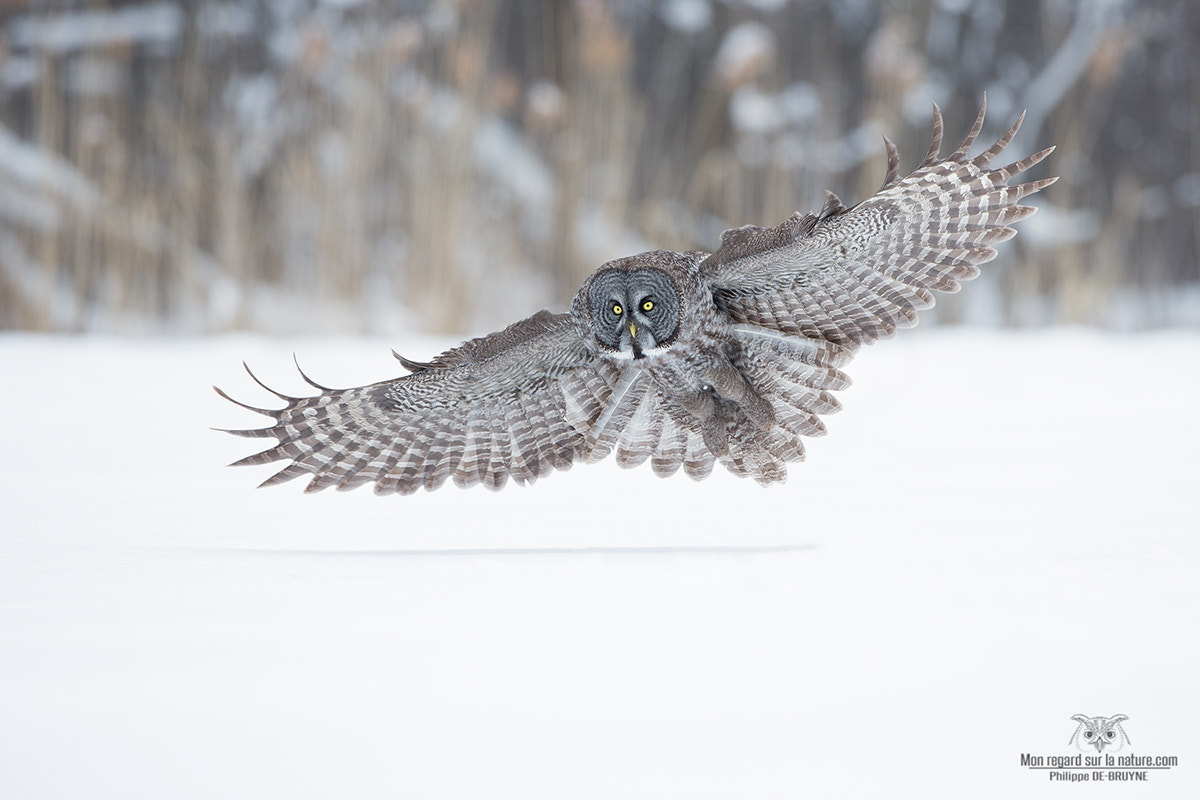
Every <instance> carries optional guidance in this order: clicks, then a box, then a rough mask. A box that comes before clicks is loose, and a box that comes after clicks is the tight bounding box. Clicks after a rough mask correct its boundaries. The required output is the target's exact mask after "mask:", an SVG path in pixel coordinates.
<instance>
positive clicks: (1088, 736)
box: [1070, 714, 1129, 753]
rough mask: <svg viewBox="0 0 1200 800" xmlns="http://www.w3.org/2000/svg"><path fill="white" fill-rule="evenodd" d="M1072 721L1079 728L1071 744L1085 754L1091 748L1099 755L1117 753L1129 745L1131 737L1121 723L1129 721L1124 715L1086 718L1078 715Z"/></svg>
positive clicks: (1072, 737)
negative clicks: (1126, 733)
mask: <svg viewBox="0 0 1200 800" xmlns="http://www.w3.org/2000/svg"><path fill="white" fill-rule="evenodd" d="M1071 719H1073V720H1075V721H1076V722H1078V723H1079V727H1077V728H1076V729H1075V733H1074V735H1072V736H1071V741H1070V744H1073V745H1075V746H1076V747H1078V748H1079V749H1080V750H1082V751H1084V752H1087V749H1088V748H1089V747H1094V748H1096V752H1097V753H1103V752H1104V751H1105V750H1109V751H1111V752H1114V753H1115V752H1117V751H1118V750H1120V749H1121V748H1122V747H1124V746H1125V745H1127V744H1129V737H1128V736H1126V735H1125V729H1124V728H1122V727H1121V723H1122V722H1124V721H1125V720H1127V719H1129V717H1127V716H1125V715H1124V714H1115V715H1114V716H1111V717H1086V716H1084V715H1083V714H1076V715H1075V716H1073V717H1071Z"/></svg>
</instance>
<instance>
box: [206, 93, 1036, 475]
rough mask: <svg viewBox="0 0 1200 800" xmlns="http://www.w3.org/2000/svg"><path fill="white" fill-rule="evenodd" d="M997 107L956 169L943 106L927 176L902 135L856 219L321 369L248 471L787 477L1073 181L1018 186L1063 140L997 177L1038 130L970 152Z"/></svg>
mask: <svg viewBox="0 0 1200 800" xmlns="http://www.w3.org/2000/svg"><path fill="white" fill-rule="evenodd" d="M986 106H987V104H986V102H985V103H984V105H983V107H981V108H980V110H979V115H978V117H977V118H976V120H975V124H974V125H973V126H972V127H971V130H970V132H969V133H968V134H967V137H966V139H965V140H964V141H963V143H962V144H961V145H960V146H959V147H958V149H957V150H955V151H954V152H953V153H951V154H950V155H949V156H946V157H945V158H943V157H941V156H940V155H939V150H940V145H941V140H942V118H941V113H940V111H939V110H938V109H937V107H936V105H935V106H934V119H933V141H932V143H931V145H930V147H929V153H928V155H927V156H926V157H925V160H924V161H923V162H921V164H920V166H918V167H917V169H916V171H915V172H913V173H912V174H911V175H909V176H908V177H906V178H901V177H900V175H899V155H898V153H897V150H896V147H895V145H893V144H892V143H891V141H889V140H888V139H887V138H886V137H885V139H884V144H885V147H886V150H887V156H888V169H887V177H886V179H885V180H884V183H883V186H882V188H880V190H879V191H878V192H877V193H875V194H874V195H872V196H871V197H870V198H868V199H867V200H865V201H863V202H861V203H859V204H858V205H856V206H854V207H853V208H847V207H846V206H844V205H842V203H841V201H840V200H838V198H837V197H836V196H835V195H834V194H833V193H832V192H826V196H825V203H824V206H823V207H822V208H821V211H820V213H818V214H815V215H814V214H805V215H801V214H799V213H796V214H793V215H792V217H791V218H790V219H788V220H787V221H786V222H784V223H783V224H781V225H778V226H776V227H774V228H759V227H756V226H753V225H747V226H744V227H741V228H735V229H733V230H728V231H726V232H725V233H724V234H723V235H722V236H721V244H720V246H719V247H718V248H717V250H716V252H713V253H705V252H688V253H675V252H668V251H663V250H656V251H653V252H649V253H642V254H640V255H635V256H629V257H628V258H622V259H618V260H616V261H611V262H609V263H607V264H604V265H603V266H602V267H600V269H598V270H597V271H596V272H595V273H593V274H592V275H591V277H589V278H588V279H587V280H586V281H585V282H584V284H583V286H582V287H581V288H580V290H579V292H578V294H576V295H575V299H574V300H573V301H572V302H571V308H570V311H569V312H567V313H565V314H552V313H550V312H548V311H541V312H538V313H537V314H535V315H533V316H532V317H530V318H528V319H525V320H522V321H520V322H517V323H514V324H512V325H510V326H509V327H507V328H505V329H504V330H502V331H499V332H497V333H493V334H490V335H488V336H484V337H482V338H479V339H473V340H471V341H468V342H466V343H464V344H462V345H460V346H459V347H456V348H454V349H452V350H448V351H447V352H445V353H442V354H441V355H439V356H436V357H435V358H433V359H432V360H431V361H429V362H427V363H421V362H416V361H410V360H408V359H406V358H404V357H402V356H400V355H398V354H395V353H393V354H394V355H396V358H397V359H399V361H400V363H401V364H402V365H403V366H404V367H405V368H406V369H407V370H409V372H410V373H411V374H409V375H405V376H404V377H400V378H396V379H395V380H390V381H383V382H381V383H376V384H373V385H370V386H363V387H359V388H354V389H330V388H327V387H324V386H321V385H319V384H317V383H314V382H313V381H311V380H309V378H308V377H307V376H304V374H303V372H302V373H301V375H302V376H303V377H304V380H305V381H307V382H308V383H309V384H311V385H312V386H314V387H315V388H316V389H318V390H319V392H320V393H319V394H317V395H316V396H314V397H290V396H287V395H283V394H279V393H278V392H274V390H271V389H269V388H268V387H266V386H265V385H264V387H263V388H267V389H268V391H271V392H273V393H274V394H276V395H277V396H279V397H280V398H281V399H282V400H283V401H284V402H285V404H286V405H285V406H284V407H283V408H282V409H279V410H269V409H259V408H254V407H253V406H245V407H246V408H249V409H251V410H253V411H257V412H258V413H261V414H265V415H267V416H268V417H271V418H272V419H273V420H274V422H273V424H271V425H269V426H268V427H265V428H258V429H253V430H234V431H229V432H230V433H234V434H237V435H238V436H247V437H261V438H267V439H276V440H277V444H275V445H274V446H272V447H271V448H269V449H267V450H265V451H263V452H261V453H257V454H255V455H252V456H249V457H247V458H243V459H241V460H240V461H237V462H235V464H265V463H269V462H272V461H281V460H283V461H290V462H291V463H289V464H287V466H285V467H284V468H283V469H282V470H280V471H279V472H278V473H276V474H275V475H273V476H272V477H270V478H268V479H267V480H266V481H265V482H264V483H263V485H264V486H266V485H271V484H276V483H281V482H283V481H287V480H290V479H292V478H296V477H299V476H301V475H306V476H311V480H310V481H309V483H308V487H307V489H306V491H316V490H319V489H324V488H326V487H329V486H336V487H337V488H339V489H350V488H353V487H356V486H359V485H361V484H365V483H374V484H375V491H376V492H377V493H381V494H382V493H387V492H399V493H401V494H408V493H411V492H414V491H416V490H417V489H418V488H420V487H422V486H423V487H425V488H426V489H430V490H432V489H436V488H437V487H439V486H441V485H442V484H443V483H445V481H446V479H447V478H453V479H454V482H455V483H456V484H458V485H459V486H471V485H474V484H477V483H482V484H483V485H485V486H487V487H489V488H492V489H499V488H500V487H502V486H504V484H505V483H506V482H507V481H508V479H509V478H512V479H513V480H514V481H516V482H517V483H520V484H525V483H532V482H533V481H534V480H536V479H537V478H540V477H542V476H544V475H546V474H548V473H549V472H551V471H552V470H555V469H567V468H568V467H570V466H571V464H572V463H573V462H575V461H577V460H582V461H585V462H591V461H597V460H599V459H601V458H604V457H606V456H607V455H609V454H610V453H612V452H613V451H616V459H617V463H619V464H620V465H621V466H622V467H632V466H635V465H638V464H641V463H643V462H644V461H646V460H647V459H649V460H650V462H651V465H652V466H653V469H654V472H655V473H656V474H658V475H661V476H667V475H672V474H674V473H675V472H676V471H678V470H679V468H680V467H683V470H684V472H685V473H687V474H688V475H689V476H691V477H692V478H695V479H700V478H703V477H705V476H707V475H708V474H709V472H711V470H712V467H713V464H714V462H717V461H720V462H721V464H722V465H723V466H724V467H725V468H726V469H728V470H730V471H731V472H733V473H735V474H737V475H739V476H748V477H752V478H754V479H755V480H756V481H758V482H759V483H762V484H772V483H777V482H780V481H783V480H784V479H785V478H786V476H787V463H788V462H790V461H800V460H801V459H803V458H804V445H803V443H802V441H801V437H804V436H820V435H822V434H824V433H825V426H824V424H823V423H822V421H821V419H820V415H822V414H831V413H833V412H835V411H837V410H838V409H839V407H840V406H839V403H838V401H837V399H836V398H835V397H834V396H833V394H832V393H831V392H833V391H834V390H838V389H842V388H844V387H846V386H847V385H849V379H848V378H847V377H846V375H845V374H843V373H842V372H841V369H840V368H841V367H842V366H843V365H844V364H845V363H846V362H847V361H849V360H850V358H851V356H852V355H853V354H854V352H855V351H856V350H857V348H858V347H860V346H861V345H864V344H871V343H873V342H875V341H876V340H878V339H881V338H889V337H891V336H893V335H894V334H895V332H896V330H897V329H898V328H907V327H912V326H913V325H915V324H916V322H917V312H918V311H921V310H923V309H927V308H930V307H931V306H933V304H934V292H935V291H940V292H956V291H958V289H959V288H960V283H961V282H962V281H965V280H969V279H971V278H974V277H975V276H977V275H978V274H979V268H978V265H979V264H982V263H984V262H987V261H990V260H991V259H992V258H994V257H995V255H996V251H995V250H993V249H992V247H991V245H994V244H996V243H997V242H1002V241H1004V240H1006V239H1009V238H1011V237H1012V236H1013V235H1014V234H1015V231H1014V230H1013V229H1012V228H1011V227H1008V226H1009V225H1010V224H1011V223H1013V222H1016V221H1017V220H1020V219H1023V218H1025V217H1027V216H1029V215H1030V214H1032V213H1033V211H1034V209H1033V208H1032V207H1029V206H1024V205H1020V204H1019V203H1020V200H1021V199H1022V198H1024V197H1026V196H1027V195H1030V194H1032V193H1033V192H1036V191H1038V190H1039V189H1042V188H1044V187H1046V186H1049V185H1050V184H1051V183H1053V182H1054V180H1055V179H1054V178H1050V179H1046V180H1038V181H1031V182H1028V183H1022V184H1017V185H1009V181H1010V180H1012V178H1013V177H1014V176H1016V175H1018V174H1020V173H1022V172H1024V171H1025V170H1027V169H1029V168H1030V167H1032V166H1033V165H1035V164H1037V163H1038V162H1039V161H1041V160H1042V159H1043V158H1045V157H1046V156H1047V155H1048V154H1049V153H1050V152H1051V150H1053V148H1049V149H1046V150H1042V151H1041V152H1039V153H1035V154H1033V155H1031V156H1029V157H1027V158H1024V159H1021V160H1019V161H1016V162H1014V163H1012V164H1009V165H1007V166H1003V167H993V166H992V165H991V162H992V160H993V159H994V158H995V157H996V156H997V155H998V154H999V153H1000V151H1001V150H1003V149H1004V147H1005V146H1007V144H1008V143H1009V142H1010V141H1011V140H1012V137H1013V136H1014V135H1015V134H1016V132H1017V129H1018V127H1019V126H1020V124H1021V120H1020V119H1018V120H1017V122H1016V124H1014V125H1013V126H1012V128H1010V129H1009V130H1008V131H1007V132H1006V133H1005V134H1004V135H1003V136H1001V137H1000V139H999V141H997V142H996V143H995V144H994V145H992V146H991V147H989V148H988V149H987V150H986V151H984V152H983V153H981V154H979V155H978V156H975V157H974V158H970V157H968V156H967V150H968V149H969V148H970V147H971V145H972V144H973V143H974V141H975V138H976V136H977V135H978V134H979V131H980V129H981V128H982V126H983V117H984V111H985V110H986ZM1022 116H1024V115H1022ZM247 371H248V370H247ZM251 377H254V376H253V373H251ZM255 380H256V381H257V380H258V379H257V378H255ZM217 391H218V392H219V393H220V394H221V396H222V397H225V398H226V399H229V400H232V398H230V397H229V396H228V395H226V394H225V393H224V392H221V390H220V389H217ZM233 402H235V403H236V402H237V401H236V400H234V401H233ZM238 404H239V405H244V404H242V403H238Z"/></svg>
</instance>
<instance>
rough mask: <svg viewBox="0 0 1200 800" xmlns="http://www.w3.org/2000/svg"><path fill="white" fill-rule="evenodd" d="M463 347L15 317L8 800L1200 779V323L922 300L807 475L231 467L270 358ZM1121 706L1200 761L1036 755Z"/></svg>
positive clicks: (970, 790)
mask: <svg viewBox="0 0 1200 800" xmlns="http://www.w3.org/2000/svg"><path fill="white" fill-rule="evenodd" d="M444 344H446V343H445V342H431V341H411V340H403V339H389V340H386V341H385V340H361V339H337V340H322V341H317V340H305V339H299V340H298V339H287V340H284V339H265V338H257V337H237V338H225V339H218V340H199V339H184V338H179V339H161V340H141V341H137V340H133V341H130V340H113V339H103V338H65V337H37V336H30V335H6V336H3V337H0V375H3V380H4V388H5V390H4V391H3V392H0V417H2V418H3V419H4V420H5V421H6V425H5V431H4V446H3V447H4V454H5V458H4V459H3V461H2V466H0V485H2V486H3V487H4V488H3V490H2V494H0V506H2V508H3V520H4V523H3V526H2V530H0V796H2V797H5V798H34V797H36V798H42V797H88V798H103V797H114V798H161V797H170V798H212V797H222V798H230V797H234V798H242V797H245V798H262V797H287V798H308V797H313V798H316V797H347V798H373V797H422V798H475V797H512V798H572V799H575V798H606V799H607V798H613V797H622V798H627V797H646V798H672V797H689V798H731V797H739V798H796V797H809V796H811V797H849V798H859V797H885V796H886V797H892V796H900V797H972V798H975V797H981V798H987V797H994V798H1010V797H1035V798H1036V797H1052V798H1056V800H1057V799H1060V798H1064V797H1067V796H1068V795H1070V796H1076V795H1079V794H1080V791H1086V794H1087V796H1088V797H1089V798H1091V797H1119V798H1128V797H1132V796H1134V794H1136V795H1137V796H1138V797H1187V796H1192V797H1194V796H1197V791H1198V790H1200V767H1198V766H1197V755H1196V754H1197V753H1198V752H1200V728H1198V727H1197V726H1196V724H1195V719H1196V710H1197V708H1198V707H1200V684H1198V682H1197V681H1196V678H1195V676H1196V675H1197V674H1200V657H1198V655H1200V647H1198V644H1197V636H1196V632H1197V630H1200V602H1198V600H1200V539H1198V537H1197V533H1198V531H1200V510H1198V505H1197V502H1196V495H1195V492H1196V486H1197V464H1198V456H1197V452H1198V449H1200V416H1198V415H1197V413H1196V409H1197V405H1196V391H1197V388H1200V377H1198V373H1197V370H1196V366H1197V364H1198V363H1200V335H1197V334H1196V333H1195V332H1175V333H1158V334H1145V335H1138V336H1118V335H1113V334H1103V333H1095V332H1087V331H1079V330H1052V331H1043V332H1035V333H1019V334H999V333H993V332H981V331H973V330H962V329H938V330H919V331H913V332H905V333H904V334H902V335H901V337H900V338H899V340H898V341H895V342H888V343H884V344H882V345H880V346H878V347H874V348H869V349H868V350H867V351H865V352H864V353H862V354H861V355H860V356H859V357H858V358H857V359H856V360H855V361H854V362H852V363H851V365H850V372H851V374H852V375H853V377H854V378H855V382H856V383H855V386H854V387H853V388H851V389H850V390H848V391H846V392H844V393H843V394H842V399H843V402H844V404H845V406H846V409H845V411H843V412H842V413H841V414H839V415H836V416H834V417H832V418H830V420H829V424H830V428H831V433H830V435H829V436H828V437H826V438H824V439H821V440H816V441H814V442H813V443H812V445H811V447H810V449H809V460H808V462H807V463H805V464H801V465H796V466H795V467H794V468H793V470H792V478H791V481H790V482H789V483H788V484H787V485H786V486H784V487H779V488H775V489H770V490H764V489H761V488H759V487H757V486H755V485H754V484H752V483H749V482H742V481H738V480H737V479H734V478H731V477H729V476H727V475H725V474H716V475H714V476H713V477H712V478H711V479H709V480H708V481H706V482H703V483H698V484H697V483H693V482H691V481H689V480H688V479H686V478H684V477H682V476H679V477H677V478H675V479H671V480H665V481H664V480H659V479H657V478H655V477H654V476H653V475H652V473H650V471H649V470H648V469H638V470H633V471H629V472H623V471H621V470H619V469H617V468H616V467H615V466H614V465H613V464H612V463H605V464H600V465H595V466H578V467H576V468H575V469H573V470H572V471H570V472H568V473H565V474H560V475H554V476H551V477H549V478H547V479H546V480H545V481H543V482H540V483H539V484H538V485H537V486H534V487H530V488H520V487H510V488H508V489H506V490H504V491H503V492H500V493H489V492H487V491H484V490H471V491H460V490H458V489H456V488H454V487H449V488H446V489H443V490H441V491H439V492H436V493H433V494H425V493H421V494H418V495H415V496H413V497H409V498H400V497H375V496H374V495H372V494H371V493H370V491H367V490H359V491H356V492H351V493H345V494H342V493H336V492H326V493H322V494H318V495H314V496H305V495H303V494H301V493H300V491H299V490H300V488H301V485H300V484H299V483H297V484H291V485H288V486H286V487H283V488H276V489H271V490H261V491H256V490H255V489H254V488H253V486H254V484H256V483H257V482H258V481H260V480H262V479H263V478H265V477H266V476H267V475H268V474H270V470H269V468H253V469H249V468H242V469H225V468H224V467H223V466H222V464H224V463H226V462H228V461H231V460H233V459H235V458H238V457H240V456H243V455H246V454H248V453H249V452H251V451H252V448H253V447H254V446H255V445H256V444H258V442H255V441H251V440H244V439H237V438H234V437H231V436H227V435H225V434H221V433H216V432H213V431H211V430H209V429H208V427H209V426H218V427H248V426H254V425H259V424H265V419H264V418H259V417H256V416H255V415H252V414H250V413H249V412H246V411H244V410H242V409H238V408H236V407H234V406H232V405H230V404H229V403H226V402H225V401H223V400H221V399H220V398H218V397H217V396H216V395H215V394H214V393H213V392H212V391H211V390H210V389H209V384H211V383H214V382H215V383H218V384H219V385H221V386H222V387H223V388H225V389H226V390H228V391H230V392H231V393H232V394H233V395H234V396H235V397H238V398H241V399H243V400H246V401H248V402H251V403H257V404H260V405H268V406H269V405H272V402H271V401H272V398H270V397H269V396H268V395H266V394H265V393H264V392H263V391H262V390H260V389H258V387H256V386H255V385H254V384H253V383H252V382H251V381H250V380H249V378H248V377H246V376H245V374H244V373H242V372H241V370H240V366H239V362H240V360H241V359H243V358H245V359H246V360H248V361H249V363H250V365H251V366H252V367H253V368H255V370H256V371H257V372H258V374H259V375H260V377H262V378H263V379H264V380H265V381H266V382H267V383H268V384H270V385H273V386H276V387H277V388H279V389H281V390H282V391H285V392H288V391H291V392H298V391H301V390H303V388H304V387H303V384H302V383H301V382H300V380H299V378H298V377H297V376H296V375H295V373H294V370H293V368H292V367H291V353H292V352H295V353H297V354H298V355H299V359H300V363H301V364H302V365H303V366H304V368H305V370H306V372H308V373H309V374H310V375H312V376H313V377H314V378H315V379H316V380H318V381H322V382H326V383H329V384H333V385H338V384H351V383H366V382H370V381H375V380H381V379H384V378H388V377H391V376H394V375H396V374H399V372H400V370H399V369H398V367H397V366H396V365H395V363H394V362H393V361H392V359H391V356H390V355H389V353H388V350H389V348H391V347H395V348H396V349H397V350H399V351H400V352H402V353H404V354H405V355H408V356H410V357H413V358H423V357H427V356H429V355H431V354H433V353H434V352H436V349H437V348H438V347H439V346H441V345H444ZM1117 713H1122V714H1126V715H1128V717H1129V719H1128V721H1127V722H1126V723H1125V724H1124V727H1125V730H1126V732H1127V733H1128V735H1129V738H1130V740H1131V742H1132V749H1131V752H1134V753H1138V754H1159V755H1177V756H1179V758H1180V765H1179V766H1178V767H1177V768H1175V769H1173V770H1170V771H1168V772H1162V771H1159V772H1153V773H1152V774H1151V775H1150V783H1149V784H1148V785H1147V786H1145V787H1143V788H1141V789H1138V790H1132V789H1130V788H1129V787H1126V786H1123V785H1122V786H1116V787H1113V786H1108V785H1104V786H1094V785H1092V786H1088V788H1087V789H1086V790H1075V789H1067V788H1065V787H1061V786H1058V785H1056V784H1054V783H1051V782H1050V781H1049V779H1048V776H1047V774H1046V773H1045V772H1044V771H1042V772H1035V771H1031V770H1028V769H1023V768H1021V767H1020V766H1019V757H1020V754H1021V753H1023V752H1030V753H1035V754H1037V753H1048V754H1054V753H1057V754H1062V755H1068V754H1071V753H1073V752H1074V751H1073V750H1071V749H1070V748H1069V747H1068V740H1069V738H1070V737H1071V735H1072V732H1073V730H1074V727H1075V723H1073V722H1072V721H1071V719H1070V717H1071V716H1072V715H1074V714H1087V715H1090V716H1094V715H1112V714H1117ZM1126 752H1130V751H1126Z"/></svg>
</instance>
